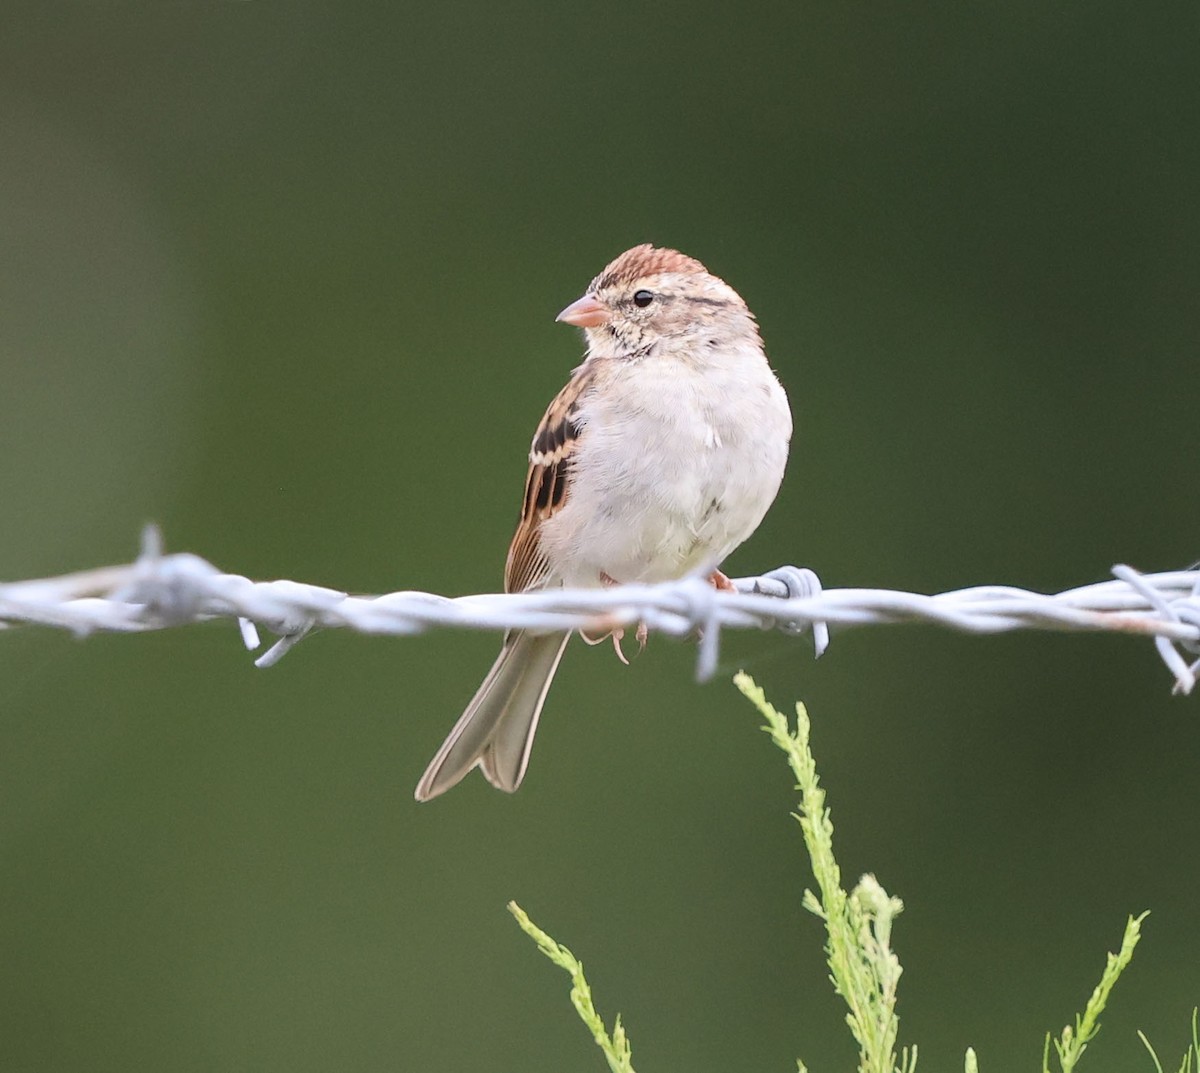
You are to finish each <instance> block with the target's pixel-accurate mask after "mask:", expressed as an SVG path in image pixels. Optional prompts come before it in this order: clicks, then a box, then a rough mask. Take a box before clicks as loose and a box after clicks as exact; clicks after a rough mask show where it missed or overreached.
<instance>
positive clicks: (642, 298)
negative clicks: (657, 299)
mask: <svg viewBox="0 0 1200 1073" xmlns="http://www.w3.org/2000/svg"><path fill="white" fill-rule="evenodd" d="M653 301H654V295H653V294H652V293H651V292H650V291H638V292H637V294H635V295H634V296H633V304H634V305H635V306H637V307H638V309H645V308H646V306H648V305H649V304H650V303H651V302H653Z"/></svg>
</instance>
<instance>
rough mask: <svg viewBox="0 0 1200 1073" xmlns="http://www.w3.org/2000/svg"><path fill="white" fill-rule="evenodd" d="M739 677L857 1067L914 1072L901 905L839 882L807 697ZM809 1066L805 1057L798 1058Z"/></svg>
mask: <svg viewBox="0 0 1200 1073" xmlns="http://www.w3.org/2000/svg"><path fill="white" fill-rule="evenodd" d="M733 681H734V684H735V685H736V686H737V688H738V689H739V690H741V692H742V694H743V695H744V696H745V697H746V698H747V699H748V700H749V701H750V702H751V704H753V705H754V706H755V708H757V709H758V711H759V714H760V715H761V716H762V717H763V719H764V721H765V723H764V726H763V728H762V729H763V730H764V731H766V732H767V734H768V735H770V738H771V740H772V741H773V742H774V743H775V745H776V746H778V747H779V749H781V750H782V751H783V753H784V755H785V756H786V757H787V762H788V766H789V767H790V768H791V771H792V774H793V776H794V777H795V788H796V790H797V791H798V792H799V794H800V801H799V805H798V809H797V811H796V813H794V815H795V817H796V819H797V821H798V822H799V824H800V830H801V833H802V834H803V837H804V846H805V849H806V850H807V852H808V857H809V861H810V863H811V866H812V871H813V877H814V878H815V880H816V893H814V892H813V891H812V890H806V891H805V892H804V899H803V904H804V907H805V908H806V909H807V910H808V911H809V912H811V913H813V914H814V915H816V916H817V917H819V918H820V920H821V922H822V923H823V924H824V927H825V935H826V941H825V954H826V960H827V963H828V965H829V979H830V982H831V983H832V984H833V987H834V990H835V991H836V992H837V994H838V995H840V996H841V998H842V999H843V1001H844V1002H845V1003H846V1008H847V1013H846V1024H847V1026H848V1027H849V1029H850V1032H851V1034H852V1035H853V1036H854V1039H855V1041H856V1042H857V1044H858V1048H859V1061H858V1069H859V1073H913V1071H914V1070H915V1069H916V1064H917V1048H916V1046H915V1045H913V1046H912V1047H903V1048H901V1049H900V1052H899V1054H897V1052H896V1044H897V1038H898V1035H899V1026H900V1021H899V1018H898V1017H897V1015H896V993H897V988H898V985H899V981H900V975H901V973H902V972H903V969H902V968H901V966H900V961H899V959H898V958H897V957H896V954H895V952H894V951H893V950H892V947H891V934H892V926H893V924H894V922H895V919H896V917H897V916H898V915H899V913H900V912H901V911H902V910H903V908H904V905H903V903H902V902H901V901H900V899H899V898H895V897H892V896H891V895H889V894H888V893H887V892H886V891H885V890H884V889H883V887H882V886H881V885H880V883H879V882H878V880H876V879H875V877H874V876H873V875H869V874H868V875H865V876H863V877H862V879H860V880H859V881H858V883H857V884H856V885H855V886H854V888H853V890H850V891H847V890H846V889H845V888H844V887H843V886H842V873H841V868H840V867H839V866H838V863H837V858H836V857H835V856H834V851H833V821H832V818H831V814H830V810H829V808H828V807H827V805H826V803H825V791H824V790H823V789H822V788H821V784H820V779H819V777H818V775H817V765H816V760H815V759H814V757H813V754H812V749H811V748H810V744H809V732H810V723H809V718H808V712H807V711H806V710H805V708H804V705H802V704H797V705H796V722H795V727H794V729H793V727H792V725H791V724H790V723H789V721H788V719H787V717H786V716H785V715H783V714H782V713H781V712H779V711H778V710H777V709H776V708H775V707H774V706H773V705H772V704H771V703H770V702H769V701H768V700H767V698H766V696H765V695H764V693H763V691H762V690H761V689H760V688H759V687H758V686H757V685H756V684H755V682H754V680H753V679H752V678H751V677H750V676H749V675H748V674H745V673H742V672H739V673H738V674H737V675H735V676H734V679H733ZM508 908H509V911H510V912H511V913H512V914H513V916H514V917H516V919H517V922H518V923H519V924H520V925H521V927H522V928H523V929H524V930H525V932H526V934H528V935H529V936H531V937H532V938H533V940H534V941H535V942H536V943H537V945H538V948H539V949H540V950H541V951H542V953H544V954H545V955H546V956H547V957H548V958H550V960H551V961H553V962H554V963H555V964H556V965H558V966H560V967H561V968H563V969H564V970H566V972H567V973H569V974H570V976H571V1002H572V1003H573V1005H574V1006H575V1009H576V1011H577V1012H578V1014H579V1016H580V1018H581V1019H582V1020H583V1023H584V1024H585V1025H586V1026H587V1028H588V1031H589V1032H591V1034H592V1038H593V1039H595V1041H596V1043H597V1045H598V1046H599V1047H600V1049H601V1051H602V1052H603V1053H604V1056H605V1059H606V1060H607V1061H608V1066H609V1069H610V1070H612V1071H613V1073H633V1065H632V1057H631V1051H630V1044H629V1038H628V1036H627V1035H626V1033H625V1029H624V1027H623V1026H622V1024H621V1018H620V1016H619V1015H618V1017H617V1018H616V1021H615V1023H614V1027H613V1031H612V1034H611V1035H610V1034H609V1033H608V1030H607V1029H606V1028H605V1027H604V1022H603V1020H602V1019H601V1018H600V1015H599V1014H598V1013H597V1012H596V1008H595V1005H594V1004H593V1002H592V994H591V989H590V988H589V987H588V983H587V980H586V979H585V977H584V974H583V966H582V964H580V962H579V961H578V960H577V959H576V958H575V956H574V955H573V954H572V953H571V952H570V951H569V950H568V949H567V948H566V947H564V946H562V945H560V944H559V943H558V942H556V941H555V940H554V939H552V938H551V937H550V936H549V935H547V934H546V933H545V932H544V931H542V930H541V929H540V928H539V927H538V926H537V925H536V924H534V923H533V922H532V921H531V920H530V919H529V917H528V916H527V915H526V914H525V912H524V911H523V910H522V909H521V908H520V906H518V905H517V904H516V903H515V902H510V903H509V906H508ZM1145 917H1146V914H1145V913H1142V914H1141V915H1140V916H1136V917H1130V918H1129V919H1128V921H1127V922H1126V924H1125V933H1124V936H1123V938H1122V941H1121V948H1120V950H1119V951H1118V952H1117V953H1115V954H1109V955H1108V960H1107V963H1106V965H1105V968H1104V972H1103V974H1102V975H1101V977H1100V982H1099V983H1098V984H1097V985H1096V988H1095V989H1094V990H1093V991H1092V994H1091V997H1090V998H1089V999H1088V1002H1087V1004H1086V1005H1085V1007H1084V1010H1083V1013H1081V1014H1078V1015H1077V1016H1076V1018H1075V1022H1074V1024H1073V1025H1067V1026H1066V1027H1065V1028H1064V1029H1063V1031H1062V1033H1061V1035H1060V1036H1059V1038H1058V1039H1052V1038H1051V1036H1050V1035H1049V1034H1048V1033H1047V1035H1046V1041H1045V1047H1044V1049H1043V1055H1042V1071H1043V1073H1050V1064H1049V1063H1050V1050H1051V1044H1052V1043H1053V1047H1054V1051H1055V1053H1056V1055H1057V1058H1058V1063H1059V1066H1060V1068H1061V1073H1072V1071H1073V1070H1074V1069H1075V1067H1076V1065H1077V1063H1078V1062H1079V1059H1080V1058H1081V1057H1082V1055H1083V1053H1084V1051H1085V1050H1086V1049H1087V1046H1088V1044H1089V1043H1090V1042H1091V1041H1092V1040H1093V1039H1094V1038H1095V1037H1096V1033H1097V1032H1098V1031H1099V1029H1100V1020H1099V1018H1100V1014H1101V1012H1102V1011H1103V1010H1104V1007H1105V1005H1106V1004H1107V1002H1108V998H1109V995H1110V993H1111V992H1112V988H1113V985H1114V984H1116V982H1117V979H1118V978H1119V977H1120V975H1121V973H1122V972H1124V971H1125V969H1126V968H1127V967H1128V965H1129V963H1130V961H1131V959H1132V958H1133V952H1134V948H1135V947H1136V946H1137V944H1138V940H1139V939H1140V937H1141V922H1142V920H1143V919H1145ZM1142 1040H1143V1042H1145V1043H1146V1047H1147V1049H1148V1050H1150V1054H1151V1056H1152V1057H1153V1059H1154V1062H1155V1066H1156V1068H1157V1073H1163V1070H1162V1066H1161V1065H1160V1064H1159V1062H1158V1057H1157V1055H1155V1054H1154V1050H1153V1048H1151V1047H1150V1044H1149V1043H1148V1042H1147V1041H1146V1040H1145V1037H1144V1036H1143V1037H1142ZM1198 1055H1200V1043H1198V1042H1197V1034H1196V1019H1195V1016H1193V1019H1192V1047H1191V1049H1189V1051H1188V1052H1187V1054H1185V1056H1184V1059H1183V1064H1182V1065H1181V1066H1180V1070H1179V1073H1200V1059H1198V1058H1197V1056H1198ZM797 1065H798V1067H799V1070H800V1073H805V1071H806V1067H805V1066H804V1063H803V1062H797ZM978 1068H979V1064H978V1059H977V1056H976V1054H975V1052H974V1050H972V1049H970V1048H968V1049H967V1052H966V1055H965V1059H964V1069H965V1070H966V1073H978Z"/></svg>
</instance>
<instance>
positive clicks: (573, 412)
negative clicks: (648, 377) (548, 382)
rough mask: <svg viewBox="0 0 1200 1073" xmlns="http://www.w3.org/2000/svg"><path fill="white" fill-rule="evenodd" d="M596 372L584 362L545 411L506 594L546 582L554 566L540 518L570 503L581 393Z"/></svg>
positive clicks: (511, 556)
mask: <svg viewBox="0 0 1200 1073" xmlns="http://www.w3.org/2000/svg"><path fill="white" fill-rule="evenodd" d="M593 375H594V372H593V370H591V369H589V368H588V366H586V365H584V366H581V367H580V368H579V369H577V370H576V372H575V375H574V376H573V377H571V379H570V381H569V382H568V383H567V386H566V387H564V388H563V389H562V391H560V392H559V393H558V394H557V395H556V396H555V397H554V401H553V402H551V403H550V405H549V406H548V407H547V409H546V413H545V416H543V417H542V421H541V424H539V425H538V430H537V432H536V433H535V434H534V437H533V444H532V445H531V446H530V448H529V473H528V474H527V476H526V477H525V499H524V501H523V503H522V505H521V520H520V521H519V522H518V523H517V531H516V533H514V534H513V539H512V544H511V545H510V547H509V549H508V562H507V563H505V566H504V590H505V592H526V591H528V590H529V589H535V588H537V587H538V586H539V585H541V584H542V583H543V582H544V581H545V580H546V575H547V574H548V573H549V572H550V564H549V563H547V562H546V557H545V556H544V555H543V554H542V551H541V546H540V541H539V539H538V530H539V529H540V528H541V525H542V522H544V521H545V520H546V519H547V518H550V517H552V516H553V515H554V514H556V513H557V512H558V511H560V510H561V509H562V507H563V505H564V504H565V503H566V502H567V497H568V495H569V493H570V486H571V465H572V463H573V461H574V455H575V451H576V448H577V447H578V445H579V438H580V436H581V435H582V432H583V430H582V428H581V427H580V423H579V397H580V396H581V395H582V394H583V392H584V391H585V390H586V388H587V386H588V385H589V384H590V383H591V382H592V377H593Z"/></svg>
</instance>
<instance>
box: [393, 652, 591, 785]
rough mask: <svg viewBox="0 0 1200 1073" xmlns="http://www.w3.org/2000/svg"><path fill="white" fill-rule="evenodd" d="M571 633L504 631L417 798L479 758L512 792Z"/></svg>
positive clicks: (460, 774) (522, 774)
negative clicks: (489, 666)
mask: <svg viewBox="0 0 1200 1073" xmlns="http://www.w3.org/2000/svg"><path fill="white" fill-rule="evenodd" d="M570 636H571V635H570V634H569V633H550V634H545V633H543V634H532V633H528V632H526V631H525V630H518V631H514V632H513V633H510V634H509V635H508V636H507V637H505V639H504V647H503V648H502V649H501V650H500V655H499V656H498V657H497V658H496V662H495V663H494V664H493V665H492V669H491V670H490V671H489V672H488V676H487V677H486V678H485V679H484V680H483V685H481V686H480V687H479V690H478V691H477V692H476V694H475V696H474V697H473V698H472V700H471V703H470V704H468V705H467V710H466V711H465V712H463V713H462V715H461V716H460V717H459V720H458V722H457V723H455V724H454V729H453V730H451V731H450V734H449V736H448V737H447V738H446V740H445V741H444V742H443V743H442V747H441V748H440V749H439V750H438V751H437V755H436V756H435V757H434V758H433V760H431V761H430V763H429V767H427V768H426V769H425V774H424V775H422V776H421V781H420V782H419V783H418V784H417V792H416V798H417V800H418V801H428V800H429V799H430V798H433V797H437V795H438V794H441V793H445V792H446V791H447V790H449V789H450V787H451V786H453V785H455V784H456V783H457V782H458V781H459V780H460V779H462V777H463V776H464V775H466V774H467V772H468V771H470V770H471V769H472V768H473V767H475V765H476V764H478V765H479V766H480V767H481V768H482V769H483V774H484V775H485V776H486V777H487V780H488V782H490V783H491V784H492V785H493V786H495V787H497V788H498V789H501V790H506V791H508V792H509V793H512V792H513V791H514V790H515V789H516V788H517V787H518V786H520V785H521V780H522V779H523V778H524V777H525V768H526V767H527V766H528V765H529V752H530V750H531V749H532V748H533V736H534V734H535V732H536V731H537V725H538V716H539V715H540V714H541V711H542V703H543V702H544V701H545V699H546V693H547V692H548V691H549V689H550V683H551V682H552V681H553V680H554V672H555V671H556V670H557V669H558V661H559V660H560V659H562V654H563V649H564V648H566V646H567V641H568V640H569V639H570Z"/></svg>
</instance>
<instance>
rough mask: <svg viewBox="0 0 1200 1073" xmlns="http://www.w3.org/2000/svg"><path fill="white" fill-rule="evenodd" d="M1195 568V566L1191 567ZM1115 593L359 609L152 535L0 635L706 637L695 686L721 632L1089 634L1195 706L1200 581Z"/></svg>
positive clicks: (754, 592) (1183, 576) (504, 602)
mask: <svg viewBox="0 0 1200 1073" xmlns="http://www.w3.org/2000/svg"><path fill="white" fill-rule="evenodd" d="M1197 565H1198V566H1200V564H1197ZM1112 572H1113V574H1114V578H1115V579H1114V580H1111V581H1103V582H1098V583H1096V584H1092V585H1085V586H1083V587H1081V588H1075V589H1069V590H1067V591H1065V592H1060V593H1055V594H1053V595H1048V594H1045V593H1039V592H1031V591H1029V590H1027V589H1020V588H1013V587H1009V586H1004V585H981V586H975V587H973V588H969V589H959V590H957V591H954V592H943V593H939V594H937V595H934V596H926V595H921V594H920V593H912V592H898V591H894V590H891V589H822V587H821V584H820V581H819V580H818V579H817V576H816V574H814V573H813V572H812V571H811V570H807V569H799V568H796V567H792V566H785V567H780V568H779V569H777V570H773V571H770V572H769V573H767V574H764V575H763V576H761V577H749V578H737V579H735V580H734V581H733V584H734V588H735V590H736V591H732V592H729V591H721V592H718V591H717V590H716V589H714V588H713V586H712V585H711V584H709V583H708V582H707V581H706V580H704V579H703V578H701V577H691V578H685V579H684V580H682V581H673V582H666V583H663V584H658V585H618V586H614V587H612V588H607V589H551V590H547V591H544V592H535V593H489V594H482V595H473V596H459V597H453V598H452V597H446V596H438V595H435V594H433V593H428V592H412V591H406V592H393V593H388V594H386V595H383V596H354V595H350V594H348V593H345V592H340V591H338V590H336V589H329V588H324V587H322V586H320V585H306V584H302V583H300V582H296V581H251V580H250V579H249V578H245V577H241V576H239V575H237V574H225V573H222V572H221V571H220V570H218V569H217V568H216V567H215V566H213V565H212V564H211V563H209V562H207V561H206V560H204V559H202V558H200V556H198V555H192V554H189V553H186V552H183V553H176V554H172V555H165V554H163V550H162V540H161V537H160V535H159V533H158V531H157V529H155V528H154V527H153V526H150V527H147V529H146V530H145V532H144V534H143V539H142V551H141V554H140V556H139V557H138V558H137V560H136V561H135V562H133V563H129V564H127V565H124V566H108V567H100V568H98V569H95V570H85V571H81V572H79V573H74V574H65V575H63V576H61V577H52V578H43V579H39V580H36V581H16V582H9V583H4V584H0V629H8V628H12V627H15V626H50V627H54V628H58V629H64V630H69V631H71V632H72V633H74V634H75V635H77V636H80V637H85V636H87V635H88V634H91V633H96V632H100V631H109V632H117V633H143V632H146V631H149V630H162V629H168V628H171V627H175V626H182V625H186V624H189V623H196V622H208V621H211V620H214V619H233V620H236V621H237V623H238V624H239V626H240V628H241V633H242V639H243V641H244V643H245V645H246V647H247V648H248V649H250V650H251V651H254V650H256V649H258V648H259V647H260V644H261V642H260V638H259V632H258V631H259V628H260V627H261V628H262V629H265V630H267V631H269V632H270V633H272V634H274V635H275V636H276V637H277V638H278V640H276V641H275V643H274V644H273V645H271V647H270V648H268V649H267V651H266V652H264V653H263V654H262V655H261V656H259V657H258V658H257V659H256V660H255V664H256V665H257V666H259V667H270V666H272V665H274V664H275V663H277V662H279V660H280V659H281V658H282V657H283V656H284V655H285V654H286V653H287V652H288V651H289V650H290V649H291V648H292V647H294V646H295V645H296V644H297V643H298V642H299V641H301V640H302V639H303V638H304V637H306V636H307V635H308V634H309V633H311V632H312V631H313V630H314V629H318V628H319V629H350V630H357V631H358V632H360V633H369V634H392V635H396V636H406V635H411V634H417V633H423V632H425V631H427V630H431V629H438V628H446V627H450V628H458V629H471V630H507V629H533V630H546V631H555V630H585V631H587V633H589V634H593V635H594V634H596V633H603V632H606V631H613V630H622V629H625V628H629V627H636V626H637V625H638V624H639V623H643V622H644V623H645V624H646V626H647V627H648V628H649V629H650V630H651V631H658V632H662V633H666V634H670V635H671V636H675V637H680V636H686V635H689V634H694V633H698V634H699V635H700V644H699V656H698V659H697V668H696V671H697V676H698V677H699V678H700V679H702V680H703V679H706V678H709V677H711V676H712V674H713V673H714V672H715V670H716V666H717V649H718V644H719V638H720V632H721V630H723V629H730V628H733V629H763V630H769V629H779V630H783V631H784V632H787V633H801V632H803V631H804V630H806V629H811V631H812V634H813V641H814V645H815V648H816V654H817V655H818V656H819V655H820V654H821V653H822V652H823V651H824V649H825V647H826V645H827V644H828V637H829V633H828V628H829V627H830V626H835V627H839V628H846V627H851V626H866V625H872V624H875V625H887V624H893V623H899V622H925V623H932V624H934V625H938V626H943V627H945V628H947V629H952V630H959V631H962V632H965V633H985V634H986V633H1002V632H1006V631H1011V630H1022V629H1025V630H1056V631H1069V632H1079V631H1090V632H1111V633H1125V634H1133V635H1135V636H1139V637H1147V638H1153V639H1154V643H1155V645H1156V647H1157V649H1158V653H1159V655H1160V656H1161V657H1162V660H1163V662H1164V663H1165V664H1166V665H1167V669H1168V670H1169V671H1170V672H1171V674H1172V675H1173V676H1174V679H1175V687H1174V692H1176V693H1190V692H1191V691H1192V689H1193V688H1194V687H1195V684H1196V678H1197V675H1198V674H1200V659H1195V660H1193V661H1192V662H1190V663H1189V661H1188V659H1187V658H1185V656H1184V655H1183V653H1184V652H1186V653H1188V654H1189V655H1193V656H1200V569H1197V568H1195V567H1193V568H1191V569H1188V570H1176V571H1169V572H1165V573H1157V574H1142V573H1139V572H1138V571H1136V570H1134V569H1132V568H1131V567H1128V566H1115V567H1113V570H1112Z"/></svg>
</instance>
